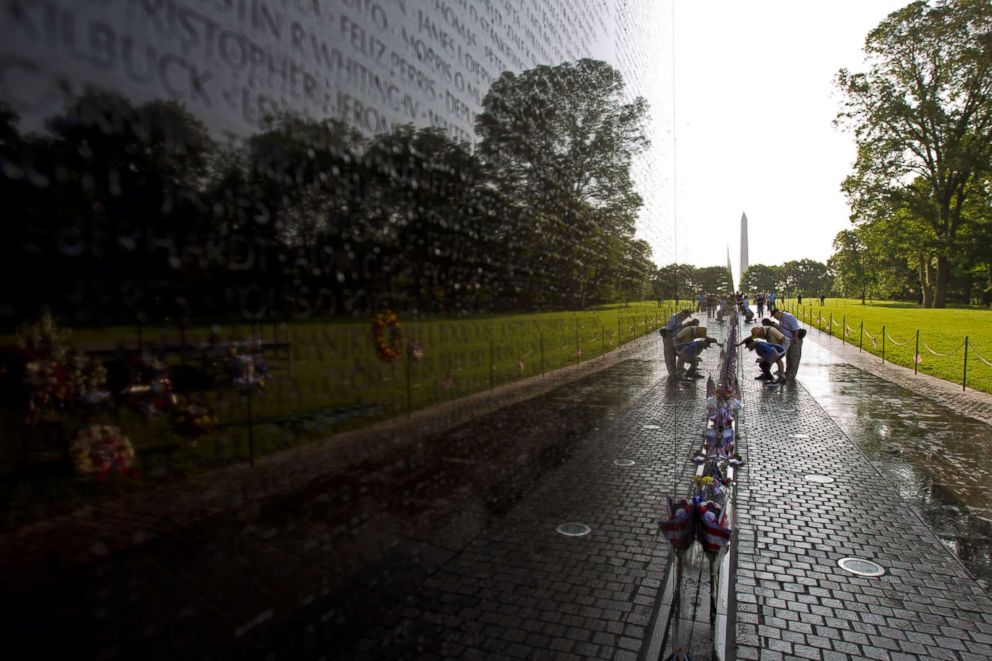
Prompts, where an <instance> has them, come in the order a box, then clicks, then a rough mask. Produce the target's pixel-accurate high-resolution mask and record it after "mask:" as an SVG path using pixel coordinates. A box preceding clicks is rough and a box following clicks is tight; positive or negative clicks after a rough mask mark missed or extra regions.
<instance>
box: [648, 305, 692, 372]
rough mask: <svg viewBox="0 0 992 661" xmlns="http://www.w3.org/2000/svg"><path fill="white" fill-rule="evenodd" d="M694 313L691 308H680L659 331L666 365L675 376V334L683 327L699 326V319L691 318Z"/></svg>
mask: <svg viewBox="0 0 992 661" xmlns="http://www.w3.org/2000/svg"><path fill="white" fill-rule="evenodd" d="M691 314H692V313H691V312H690V311H689V310H679V311H678V312H676V313H675V314H673V315H672V316H670V317H669V318H668V322H667V323H665V325H664V326H663V327H662V328H661V330H659V331H658V334H659V335H661V343H662V346H663V348H664V352H665V367H666V368H668V376H670V377H674V376H675V336H676V335H677V334H678V332H679V331H681V330H682V329H683V328H686V327H689V326H698V325H699V320H698V319H689V317H690V315H691Z"/></svg>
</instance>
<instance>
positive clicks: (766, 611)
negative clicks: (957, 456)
mask: <svg viewBox="0 0 992 661" xmlns="http://www.w3.org/2000/svg"><path fill="white" fill-rule="evenodd" d="M750 371H751V370H750V369H747V370H745V374H746V375H747V376H746V378H745V381H744V382H743V383H744V387H745V394H744V401H745V406H746V410H747V421H746V427H747V435H748V460H749V464H748V467H747V471H746V481H745V483H744V485H743V489H742V493H741V495H742V500H741V512H740V519H739V522H740V527H739V532H738V535H739V556H738V580H737V601H738V609H737V642H738V646H739V647H738V657H739V658H742V659H785V658H806V659H824V660H828V659H848V658H868V659H883V660H888V659H891V660H893V661H895V660H901V659H917V658H937V659H976V658H990V657H992V600H990V599H989V597H988V595H987V594H986V593H985V592H983V591H982V589H981V588H980V587H978V586H977V585H976V584H975V582H974V581H973V580H972V578H971V576H970V575H969V574H968V572H967V571H966V570H965V569H964V568H963V566H962V565H961V564H960V563H959V562H958V561H957V560H956V559H955V558H954V557H953V555H952V554H951V553H950V552H949V551H948V550H947V549H946V548H945V547H944V546H943V545H942V544H941V543H940V541H939V540H938V539H937V537H936V536H935V535H934V534H933V533H932V532H931V531H930V530H929V529H928V528H926V527H925V526H924V525H923V523H922V521H921V520H920V519H919V518H918V516H916V514H915V513H914V512H913V511H912V510H911V509H910V508H909V507H908V506H907V505H906V504H905V503H904V502H903V501H902V500H900V499H899V497H898V495H897V494H896V493H895V491H894V489H893V488H892V486H891V485H890V483H889V482H888V481H887V480H886V479H885V478H884V477H882V475H881V473H879V472H878V470H877V469H876V468H875V467H874V466H873V465H872V464H871V463H870V462H869V461H868V460H867V459H866V458H865V457H864V455H862V454H861V452H860V451H859V450H858V448H857V447H856V446H855V445H854V444H853V443H852V442H851V441H850V440H849V439H848V438H847V437H846V436H845V435H844V434H843V432H842V431H841V430H840V428H839V427H838V426H837V424H835V422H834V421H833V420H831V419H830V418H829V417H828V416H827V414H826V413H825V412H824V411H823V409H822V408H821V407H820V406H819V405H818V404H817V402H816V401H815V400H814V399H813V398H812V397H811V396H810V395H809V393H808V392H807V391H806V390H805V389H804V388H802V385H801V382H802V372H801V371H800V383H799V385H798V386H795V387H789V388H777V389H767V388H764V387H763V386H761V385H760V382H756V381H752V380H750V378H749V376H750V375H749V374H748V373H749V372H750ZM797 436H799V437H797ZM806 474H824V475H829V476H831V477H833V478H834V479H835V482H833V483H832V484H815V483H811V482H807V481H805V480H804V475H806ZM848 556H855V557H860V558H866V559H869V560H873V561H875V562H877V563H879V564H880V565H882V566H883V567H884V568H885V569H886V574H885V575H884V576H882V577H879V578H859V577H856V576H853V575H850V574H848V573H846V572H845V571H843V570H841V569H840V568H839V567H838V566H837V561H838V560H840V559H841V558H844V557H848Z"/></svg>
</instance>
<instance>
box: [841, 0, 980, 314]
mask: <svg viewBox="0 0 992 661" xmlns="http://www.w3.org/2000/svg"><path fill="white" fill-rule="evenodd" d="M864 50H865V53H866V55H867V64H868V71H867V72H864V73H851V72H849V71H847V70H846V69H842V70H841V71H840V72H839V73H838V75H837V79H836V84H837V86H838V87H839V88H840V90H841V91H842V93H843V94H844V97H845V98H844V104H843V109H842V111H841V112H840V113H839V115H838V117H837V123H838V124H839V125H842V126H845V127H847V128H849V129H851V130H853V132H854V137H855V140H856V142H857V147H858V155H857V160H856V162H855V166H854V172H853V173H852V174H851V175H850V176H848V177H847V179H845V181H844V183H843V186H842V188H843V190H844V192H845V193H846V194H847V196H848V198H849V200H850V201H851V204H852V209H853V216H852V217H853V218H854V219H856V220H860V221H864V222H871V221H873V220H876V219H877V218H878V217H879V213H885V212H887V211H889V210H891V209H892V208H903V209H913V210H914V211H920V212H922V216H921V218H922V219H923V220H924V221H925V222H926V223H927V224H928V226H929V228H930V230H931V231H932V232H933V236H934V243H935V246H934V248H935V253H934V260H933V264H934V266H933V268H934V277H933V284H934V294H933V306H934V307H944V305H945V300H946V295H947V287H948V280H949V277H950V274H951V263H950V262H951V255H952V254H953V251H954V249H955V242H956V239H957V238H958V234H959V232H960V231H961V229H962V224H963V223H965V222H966V221H967V218H966V217H965V216H963V215H962V209H963V207H964V205H965V203H966V201H967V197H968V193H969V191H970V189H971V186H972V184H973V182H974V181H975V180H976V179H977V178H979V177H981V176H982V175H983V174H985V173H987V172H988V171H989V169H990V167H992V165H990V161H992V139H990V133H992V4H990V3H989V2H988V0H938V2H936V4H934V5H930V4H928V3H927V2H922V1H919V2H913V3H912V4H910V5H908V6H906V7H905V8H903V9H900V10H898V11H896V12H893V13H892V14H890V15H889V16H888V17H887V18H886V19H885V20H883V21H882V22H881V23H880V24H879V25H878V27H876V28H875V29H874V30H872V31H871V32H870V33H869V34H868V37H867V38H866V40H865V47H864ZM920 184H922V185H920ZM924 268H925V265H924Z"/></svg>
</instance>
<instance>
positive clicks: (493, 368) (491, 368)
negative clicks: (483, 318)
mask: <svg viewBox="0 0 992 661" xmlns="http://www.w3.org/2000/svg"><path fill="white" fill-rule="evenodd" d="M494 349H495V340H493V331H492V329H489V389H490V390H492V389H493V377H494V376H495V375H496V363H495V362H493V361H494V360H495V357H494V355H493V354H494Z"/></svg>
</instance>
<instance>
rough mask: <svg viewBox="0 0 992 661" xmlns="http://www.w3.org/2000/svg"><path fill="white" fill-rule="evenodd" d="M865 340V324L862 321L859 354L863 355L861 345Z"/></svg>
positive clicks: (859, 332)
mask: <svg viewBox="0 0 992 661" xmlns="http://www.w3.org/2000/svg"><path fill="white" fill-rule="evenodd" d="M864 338H865V322H864V321H862V322H861V324H860V326H858V353H861V343H862V342H863V341H864Z"/></svg>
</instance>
